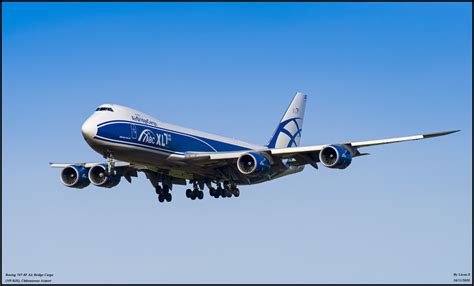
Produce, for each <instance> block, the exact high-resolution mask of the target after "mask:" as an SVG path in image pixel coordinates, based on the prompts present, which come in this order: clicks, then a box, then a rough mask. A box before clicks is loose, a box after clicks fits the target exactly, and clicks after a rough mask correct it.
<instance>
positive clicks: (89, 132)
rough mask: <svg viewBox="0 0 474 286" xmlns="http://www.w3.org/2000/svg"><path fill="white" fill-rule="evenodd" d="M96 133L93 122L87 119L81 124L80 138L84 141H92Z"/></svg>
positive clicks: (95, 126)
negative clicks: (82, 137)
mask: <svg viewBox="0 0 474 286" xmlns="http://www.w3.org/2000/svg"><path fill="white" fill-rule="evenodd" d="M96 133H97V125H96V124H95V122H94V121H93V120H91V119H90V118H89V119H87V120H86V121H85V122H84V124H82V136H84V139H86V140H92V139H94V136H95V135H96Z"/></svg>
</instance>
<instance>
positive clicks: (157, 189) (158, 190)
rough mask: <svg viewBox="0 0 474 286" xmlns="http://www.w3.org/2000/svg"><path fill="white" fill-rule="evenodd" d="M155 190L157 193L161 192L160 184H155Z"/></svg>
mask: <svg viewBox="0 0 474 286" xmlns="http://www.w3.org/2000/svg"><path fill="white" fill-rule="evenodd" d="M155 192H156V194H157V195H159V194H161V186H159V185H158V186H156V188H155Z"/></svg>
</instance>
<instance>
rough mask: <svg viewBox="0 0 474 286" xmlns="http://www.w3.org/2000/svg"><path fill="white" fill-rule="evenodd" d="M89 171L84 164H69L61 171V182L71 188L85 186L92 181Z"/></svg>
mask: <svg viewBox="0 0 474 286" xmlns="http://www.w3.org/2000/svg"><path fill="white" fill-rule="evenodd" d="M88 171H89V170H87V169H86V168H84V167H82V166H75V165H71V166H67V167H66V168H64V169H63V170H62V171H61V176H60V178H61V182H62V183H63V184H64V185H65V186H68V187H70V188H76V189H82V188H85V187H87V186H89V184H90V183H91V182H90V181H89V178H88V176H87V174H88Z"/></svg>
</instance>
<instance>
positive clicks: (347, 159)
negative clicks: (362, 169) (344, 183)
mask: <svg viewBox="0 0 474 286" xmlns="http://www.w3.org/2000/svg"><path fill="white" fill-rule="evenodd" d="M319 161H321V163H322V164H323V165H324V166H325V167H328V168H333V169H345V168H347V167H348V166H349V165H350V164H351V162H352V154H351V152H350V150H349V149H348V148H346V147H344V146H341V145H329V146H326V147H324V148H323V149H322V150H321V152H319Z"/></svg>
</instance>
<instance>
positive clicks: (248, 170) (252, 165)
mask: <svg viewBox="0 0 474 286" xmlns="http://www.w3.org/2000/svg"><path fill="white" fill-rule="evenodd" d="M270 167H271V163H270V161H269V160H268V159H267V158H266V157H265V156H263V155H260V154H258V153H254V152H251V153H247V154H243V155H241V156H240V157H239V159H238V160H237V169H238V170H239V172H241V173H242V174H244V175H251V174H259V173H263V172H266V171H268V170H269V169H270Z"/></svg>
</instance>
